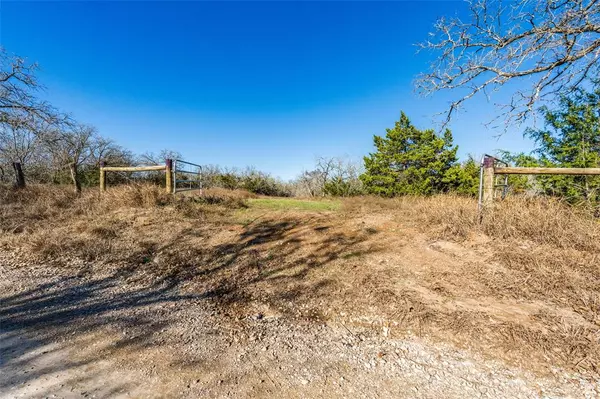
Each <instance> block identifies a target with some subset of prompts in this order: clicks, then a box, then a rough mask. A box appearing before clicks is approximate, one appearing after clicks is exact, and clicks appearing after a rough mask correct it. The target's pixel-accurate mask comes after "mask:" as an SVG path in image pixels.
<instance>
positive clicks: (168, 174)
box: [165, 159, 173, 194]
mask: <svg viewBox="0 0 600 399" xmlns="http://www.w3.org/2000/svg"><path fill="white" fill-rule="evenodd" d="M165 166H166V167H165V178H166V182H167V184H166V186H167V193H169V194H172V193H173V160H172V159H165Z"/></svg>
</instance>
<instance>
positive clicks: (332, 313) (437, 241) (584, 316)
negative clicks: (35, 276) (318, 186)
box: [0, 186, 600, 373]
mask: <svg viewBox="0 0 600 399" xmlns="http://www.w3.org/2000/svg"><path fill="white" fill-rule="evenodd" d="M251 197H252V195H251V194H249V193H246V192H239V191H237V192H231V191H229V190H205V192H204V193H203V195H202V196H197V195H186V196H180V197H173V196H169V195H166V194H164V193H163V191H162V190H161V189H160V188H158V187H151V186H132V187H114V188H110V189H109V190H108V191H107V192H106V193H104V194H102V195H101V194H100V193H99V192H97V191H95V190H90V191H86V192H84V193H83V194H82V195H81V196H76V195H75V194H73V193H72V192H71V190H70V188H62V187H35V186H32V187H29V188H27V189H26V190H22V191H13V190H5V191H2V192H1V193H0V215H1V216H2V218H1V219H0V230H1V231H2V232H3V233H4V234H3V236H2V237H1V238H0V248H4V249H21V250H24V251H22V252H26V254H27V255H26V256H28V257H30V258H34V259H37V260H44V261H45V262H51V263H55V264H59V265H61V266H63V267H64V266H68V265H71V267H73V266H72V264H73V262H72V260H74V259H75V260H79V261H83V262H89V265H88V267H92V268H93V267H105V266H102V265H107V266H106V267H108V266H109V265H113V266H114V267H117V268H119V269H127V270H130V271H131V273H132V275H136V276H138V277H139V278H142V277H144V276H145V277H144V278H146V277H148V278H150V279H151V280H152V281H154V280H155V279H171V280H173V281H180V282H182V284H183V282H185V284H184V285H185V286H186V287H195V288H193V289H195V290H206V291H211V290H212V291H215V290H216V291H219V292H227V294H226V295H227V298H228V300H227V301H228V303H232V302H233V303H236V302H235V301H238V302H239V301H241V300H242V299H241V298H255V299H254V300H257V299H256V298H260V300H262V301H264V302H266V303H269V304H271V305H272V306H274V307H278V308H280V307H281V308H286V307H290V309H289V313H290V314H297V313H298V309H306V312H309V313H310V312H312V313H310V314H319V318H320V319H331V320H336V318H339V314H340V313H344V314H347V315H348V316H345V317H347V318H353V320H359V321H356V323H358V324H361V323H363V322H362V321H360V320H370V321H368V322H364V323H363V324H364V325H371V326H373V325H375V324H373V320H379V322H380V323H382V324H381V325H387V326H392V325H393V326H394V329H395V330H401V331H405V332H406V331H411V332H413V333H418V334H422V335H430V336H433V337H437V338H438V339H441V340H446V341H452V342H457V343H461V342H462V343H463V344H465V343H466V344H465V345H466V346H469V347H474V348H477V350H481V351H483V352H484V353H488V354H493V355H494V356H497V357H505V356H508V357H509V358H512V359H517V360H516V361H518V362H519V361H520V362H525V363H526V362H529V363H531V364H533V363H534V359H537V360H536V361H537V362H538V363H539V364H543V365H546V366H548V367H550V366H552V365H559V366H563V367H568V368H572V369H576V370H579V371H586V372H592V373H598V372H599V370H598V369H597V364H600V334H599V332H598V331H600V316H599V315H600V223H599V221H598V219H594V218H593V217H591V216H590V215H588V214H586V213H584V212H580V211H578V210H576V209H573V208H569V207H567V206H565V205H563V204H561V203H559V202H557V201H551V200H532V199H523V198H512V199H510V200H507V201H504V202H502V203H499V204H498V205H497V207H496V208H495V209H494V210H493V211H492V212H488V213H487V214H485V215H484V217H483V219H482V221H481V223H480V220H479V215H478V214H477V207H476V202H475V200H473V199H469V198H463V197H458V196H450V195H444V196H436V197H430V198H420V197H404V198H397V199H382V198H373V197H360V198H351V199H348V200H344V203H343V208H342V210H341V211H339V212H329V213H327V214H323V213H319V212H314V213H311V212H307V211H303V212H294V211H290V210H285V211H283V210H271V211H266V210H265V209H260V210H259V209H253V208H252V207H250V208H247V204H246V201H245V200H246V199H247V198H251ZM240 213H243V215H242V217H241V219H244V220H245V222H243V223H242V222H241V221H240V215H239V214H240ZM248 221H250V222H248ZM77 264H80V263H77ZM93 265H96V266H93ZM98 265H100V266H98ZM190 289H191V288H190ZM224 295H225V294H224ZM336 315H337V316H336ZM311 317H312V316H311ZM369 318H371V319H369ZM363 324H361V325H363ZM528 367H529V365H528Z"/></svg>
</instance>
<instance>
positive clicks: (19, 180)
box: [13, 162, 25, 188]
mask: <svg viewBox="0 0 600 399" xmlns="http://www.w3.org/2000/svg"><path fill="white" fill-rule="evenodd" d="M13 168H14V169H15V177H16V183H15V186H16V187H17V188H23V187H25V174H24V173H23V169H22V168H21V163H20V162H13Z"/></svg>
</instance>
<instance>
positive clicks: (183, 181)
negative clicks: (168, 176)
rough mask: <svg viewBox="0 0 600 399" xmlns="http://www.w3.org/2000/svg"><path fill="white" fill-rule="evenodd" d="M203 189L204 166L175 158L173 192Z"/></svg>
mask: <svg viewBox="0 0 600 399" xmlns="http://www.w3.org/2000/svg"><path fill="white" fill-rule="evenodd" d="M189 190H202V166H200V165H197V164H195V163H191V162H187V161H183V160H181V159H175V160H174V161H173V193H178V192H181V191H189Z"/></svg>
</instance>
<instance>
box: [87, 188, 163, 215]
mask: <svg viewBox="0 0 600 399" xmlns="http://www.w3.org/2000/svg"><path fill="white" fill-rule="evenodd" d="M82 200H83V202H88V201H95V202H97V203H98V204H99V205H104V206H106V205H108V206H110V207H112V208H113V209H114V208H152V207H155V206H163V205H168V204H172V203H173V202H174V198H173V196H172V195H170V194H167V193H166V192H165V191H164V189H163V188H161V187H158V186H155V185H149V184H130V185H123V186H119V187H112V188H109V189H108V190H107V191H106V192H104V193H100V192H98V191H95V190H94V191H91V192H89V193H88V195H87V196H86V197H85V198H82ZM91 205H93V204H91Z"/></svg>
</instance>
